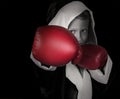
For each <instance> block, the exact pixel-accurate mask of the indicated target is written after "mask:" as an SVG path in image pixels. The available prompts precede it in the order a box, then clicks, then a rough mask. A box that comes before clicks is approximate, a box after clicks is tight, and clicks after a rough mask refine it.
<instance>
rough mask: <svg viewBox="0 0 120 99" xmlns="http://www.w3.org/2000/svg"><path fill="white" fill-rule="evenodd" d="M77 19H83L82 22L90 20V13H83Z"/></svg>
mask: <svg viewBox="0 0 120 99" xmlns="http://www.w3.org/2000/svg"><path fill="white" fill-rule="evenodd" d="M76 18H79V19H82V20H90V13H89V11H88V10H85V11H83V12H82V13H81V14H80V15H79V16H77V17H76Z"/></svg>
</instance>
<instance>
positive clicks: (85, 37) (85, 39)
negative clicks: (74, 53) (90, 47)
mask: <svg viewBox="0 0 120 99" xmlns="http://www.w3.org/2000/svg"><path fill="white" fill-rule="evenodd" d="M80 37H81V42H83V43H84V42H86V41H87V39H88V32H85V33H81V35H80Z"/></svg>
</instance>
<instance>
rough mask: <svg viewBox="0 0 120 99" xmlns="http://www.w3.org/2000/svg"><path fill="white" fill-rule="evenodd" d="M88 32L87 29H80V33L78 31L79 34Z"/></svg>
mask: <svg viewBox="0 0 120 99" xmlns="http://www.w3.org/2000/svg"><path fill="white" fill-rule="evenodd" d="M87 32H88V29H82V30H81V31H80V33H87Z"/></svg>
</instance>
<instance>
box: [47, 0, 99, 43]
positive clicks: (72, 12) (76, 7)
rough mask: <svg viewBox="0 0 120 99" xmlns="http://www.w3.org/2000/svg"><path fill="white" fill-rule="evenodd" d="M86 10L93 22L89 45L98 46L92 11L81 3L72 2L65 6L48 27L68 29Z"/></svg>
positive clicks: (89, 33) (88, 40)
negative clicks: (54, 26)
mask: <svg viewBox="0 0 120 99" xmlns="http://www.w3.org/2000/svg"><path fill="white" fill-rule="evenodd" d="M85 10H88V11H89V13H90V22H91V23H90V26H89V27H90V28H89V32H88V39H87V43H89V44H97V38H96V35H95V31H94V26H95V23H94V18H93V14H92V11H91V10H90V9H89V8H88V7H86V5H84V4H83V3H82V2H80V1H72V2H70V3H68V4H66V5H65V6H63V7H62V8H61V9H60V10H59V11H58V12H57V14H56V15H55V17H54V18H53V19H52V20H51V21H50V23H49V24H48V25H58V26H62V27H64V28H66V29H68V27H69V25H70V23H71V22H72V21H73V20H74V19H75V18H76V17H77V16H79V15H80V14H81V13H82V12H84V11H85Z"/></svg>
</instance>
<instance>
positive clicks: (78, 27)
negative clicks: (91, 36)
mask: <svg viewBox="0 0 120 99" xmlns="http://www.w3.org/2000/svg"><path fill="white" fill-rule="evenodd" d="M88 25H89V21H88V20H82V19H80V18H76V19H75V20H74V21H73V22H72V23H71V24H70V26H69V30H70V31H71V32H72V33H73V35H74V36H75V37H76V38H77V40H78V42H79V43H80V44H85V42H86V40H87V38H88Z"/></svg>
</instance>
